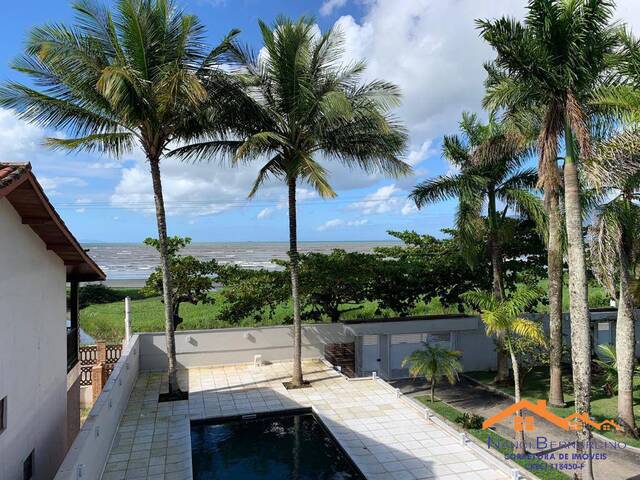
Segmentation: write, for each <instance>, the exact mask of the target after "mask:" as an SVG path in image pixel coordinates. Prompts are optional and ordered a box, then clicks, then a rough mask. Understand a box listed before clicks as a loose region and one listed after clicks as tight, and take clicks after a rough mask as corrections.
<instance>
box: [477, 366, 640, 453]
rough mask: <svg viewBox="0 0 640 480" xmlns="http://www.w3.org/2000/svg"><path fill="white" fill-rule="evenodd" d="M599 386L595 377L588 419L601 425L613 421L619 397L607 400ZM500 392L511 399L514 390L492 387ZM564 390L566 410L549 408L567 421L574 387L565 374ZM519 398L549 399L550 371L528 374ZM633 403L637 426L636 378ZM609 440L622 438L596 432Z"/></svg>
mask: <svg viewBox="0 0 640 480" xmlns="http://www.w3.org/2000/svg"><path fill="white" fill-rule="evenodd" d="M466 375H469V376H470V377H472V378H474V379H476V380H478V381H479V382H482V383H487V384H489V383H490V382H491V381H492V380H493V378H494V376H495V373H494V372H468V373H466ZM601 384H602V382H601V379H600V378H599V377H598V376H596V375H594V378H593V388H592V390H591V416H592V417H593V418H594V419H596V420H598V421H602V420H604V419H606V418H615V416H616V412H617V409H618V397H617V396H614V397H607V396H606V395H605V393H604V391H603V390H602V388H600V385H601ZM494 386H496V387H497V388H499V389H501V390H502V391H504V392H506V393H508V394H510V395H514V390H513V386H501V385H494ZM563 387H564V392H565V398H564V399H565V402H566V403H567V406H566V407H563V408H556V407H549V408H550V409H551V410H552V411H553V412H554V413H555V414H556V415H559V416H562V417H566V416H567V415H570V414H571V413H573V412H574V411H575V410H574V399H573V395H572V392H573V384H572V383H571V375H570V374H568V373H567V374H565V375H564V376H563ZM522 396H523V397H524V398H527V399H529V400H540V399H545V398H547V397H548V396H549V370H548V369H547V368H539V369H536V370H534V371H533V372H531V374H529V375H528V376H527V377H526V379H525V381H524V386H523V391H522ZM634 400H635V413H636V422H640V377H638V376H636V377H635V379H634ZM599 433H601V434H603V435H605V436H607V437H609V438H614V439H617V440H620V439H621V436H620V435H619V434H617V433H615V432H599ZM622 439H623V440H624V441H625V442H626V443H627V444H629V445H633V446H635V447H640V440H637V439H635V438H631V437H622Z"/></svg>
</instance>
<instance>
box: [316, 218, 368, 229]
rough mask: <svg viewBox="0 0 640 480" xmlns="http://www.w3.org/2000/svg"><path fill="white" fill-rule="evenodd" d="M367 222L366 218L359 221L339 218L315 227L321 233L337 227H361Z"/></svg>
mask: <svg viewBox="0 0 640 480" xmlns="http://www.w3.org/2000/svg"><path fill="white" fill-rule="evenodd" d="M368 222H369V221H368V220H367V219H366V218H362V219H360V220H342V219H340V218H334V219H332V220H327V221H326V222H324V223H323V224H322V225H320V226H318V227H316V230H318V231H319V232H322V231H324V230H329V229H332V228H338V227H361V226H362V225H366V224H367V223H368Z"/></svg>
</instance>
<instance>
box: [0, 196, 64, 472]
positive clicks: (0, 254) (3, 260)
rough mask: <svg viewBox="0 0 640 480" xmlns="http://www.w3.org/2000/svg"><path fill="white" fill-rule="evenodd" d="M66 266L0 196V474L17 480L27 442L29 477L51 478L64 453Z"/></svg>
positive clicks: (26, 454) (26, 453)
mask: <svg viewBox="0 0 640 480" xmlns="http://www.w3.org/2000/svg"><path fill="white" fill-rule="evenodd" d="M65 280H66V273H65V267H64V265H63V262H62V260H61V259H60V258H59V257H58V256H56V255H55V254H54V253H52V252H50V251H47V249H46V246H45V244H44V243H43V242H42V240H40V238H39V237H38V236H37V235H36V234H35V233H34V232H33V231H32V230H31V229H30V228H29V227H28V226H26V225H22V220H21V218H20V216H19V215H18V214H17V213H16V211H15V210H14V209H13V207H12V206H11V204H10V203H9V202H8V201H7V200H6V199H5V198H2V199H0V398H2V397H5V396H6V397H7V403H8V405H7V409H8V410H7V429H6V430H5V431H4V432H2V433H0V478H1V479H2V480H14V479H17V480H21V479H22V463H23V461H24V459H25V458H26V457H27V456H28V455H29V453H30V452H31V450H34V449H35V454H34V460H35V465H34V476H35V478H36V479H50V478H52V477H53V475H54V473H55V471H56V469H57V467H58V466H59V464H60V462H61V461H62V458H63V457H64V453H65V445H66V439H65V432H66V409H67V389H66V388H67V355H66V349H67V343H66V292H65V285H66V284H65Z"/></svg>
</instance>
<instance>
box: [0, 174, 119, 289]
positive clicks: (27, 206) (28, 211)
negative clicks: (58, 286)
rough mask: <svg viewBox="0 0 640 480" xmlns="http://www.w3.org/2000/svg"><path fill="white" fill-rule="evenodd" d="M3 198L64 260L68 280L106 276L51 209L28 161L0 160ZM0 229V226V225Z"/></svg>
mask: <svg viewBox="0 0 640 480" xmlns="http://www.w3.org/2000/svg"><path fill="white" fill-rule="evenodd" d="M1 198H6V199H7V201H8V202H9V203H10V204H11V206H12V207H13V208H14V209H15V210H16V212H17V213H18V215H20V217H21V218H22V223H23V224H24V225H28V226H29V227H30V228H31V229H32V230H33V231H34V232H35V233H36V235H38V236H39V237H40V238H41V239H42V241H43V242H44V243H45V245H46V247H47V250H51V251H52V252H54V253H55V254H56V255H57V256H58V257H60V259H62V261H63V262H64V265H65V268H66V270H67V280H69V281H81V282H86V281H96V280H105V278H106V275H105V274H104V272H103V271H102V270H101V269H100V267H99V266H98V265H97V264H96V263H95V262H94V261H93V259H92V258H91V257H90V256H89V255H88V254H87V252H86V251H85V250H84V248H82V246H81V245H80V243H79V242H78V241H77V240H76V238H75V237H74V236H73V234H72V233H71V232H70V231H69V229H68V228H67V226H66V225H65V223H64V221H63V220H62V219H61V218H60V215H58V212H56V211H55V209H54V208H53V206H52V205H51V202H49V199H48V198H47V196H46V194H45V193H44V190H43V189H42V186H41V185H40V184H39V183H38V181H37V180H36V178H35V176H34V175H33V172H32V171H31V165H30V164H28V163H1V162H0V199H1ZM0 228H1V227H0Z"/></svg>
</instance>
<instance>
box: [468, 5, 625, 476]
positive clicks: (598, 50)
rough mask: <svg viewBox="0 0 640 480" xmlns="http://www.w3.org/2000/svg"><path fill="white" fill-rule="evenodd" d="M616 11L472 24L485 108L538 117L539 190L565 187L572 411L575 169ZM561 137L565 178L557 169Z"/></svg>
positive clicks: (580, 393)
mask: <svg viewBox="0 0 640 480" xmlns="http://www.w3.org/2000/svg"><path fill="white" fill-rule="evenodd" d="M613 13H614V4H613V2H612V1H608V0H572V1H565V0H531V1H530V2H529V4H528V6H527V15H526V17H525V19H524V21H518V20H516V19H512V18H506V17H503V18H500V19H498V20H494V21H490V20H478V21H477V24H478V27H479V29H480V31H481V35H482V37H483V38H484V39H485V40H486V41H487V42H488V43H489V44H490V45H491V46H492V47H493V48H494V49H495V50H496V53H497V56H496V59H495V61H494V62H493V63H491V64H489V65H487V70H488V73H489V77H488V80H487V94H486V98H485V101H484V104H485V106H487V107H489V108H491V109H492V110H493V109H496V108H506V109H508V110H510V111H511V112H527V111H529V112H539V113H540V117H539V118H540V132H539V137H538V146H539V150H540V161H539V166H538V172H539V177H540V185H541V186H542V187H543V189H544V190H545V191H549V190H551V191H553V190H555V189H559V188H561V187H560V185H562V181H564V185H563V188H564V206H565V228H566V232H567V243H568V265H569V294H570V318H571V346H572V348H571V351H572V362H573V384H574V393H575V406H576V411H577V412H579V413H587V414H588V413H589V411H590V394H591V393H590V390H591V344H590V340H589V332H590V323H589V307H588V303H587V273H586V263H585V250H584V240H583V236H582V209H581V199H580V184H579V179H578V166H579V161H580V158H582V159H589V158H590V157H591V132H590V129H589V123H588V119H589V115H590V113H591V110H590V108H589V105H590V97H591V95H592V93H593V92H594V91H595V90H596V88H597V87H598V86H599V85H600V84H601V80H602V76H603V74H604V72H605V71H606V70H607V68H608V64H607V60H608V58H609V56H610V55H611V54H613V53H614V50H615V48H616V45H617V44H618V40H617V38H616V34H615V27H614V25H613V24H612V21H611V20H612V16H613ZM562 137H564V150H565V157H564V170H563V177H564V178H563V179H561V178H560V175H559V174H560V170H559V169H558V167H557V158H558V155H557V152H558V141H559V140H560V138H562ZM589 437H590V432H589V430H588V428H587V427H584V428H583V429H582V430H579V431H577V441H576V452H577V453H578V454H583V453H585V450H586V453H587V454H588V457H587V458H589V460H587V461H586V462H585V469H584V470H583V471H582V472H580V475H581V476H582V477H583V478H587V479H591V478H593V473H592V462H591V460H590V453H591V445H590V443H589Z"/></svg>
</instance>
